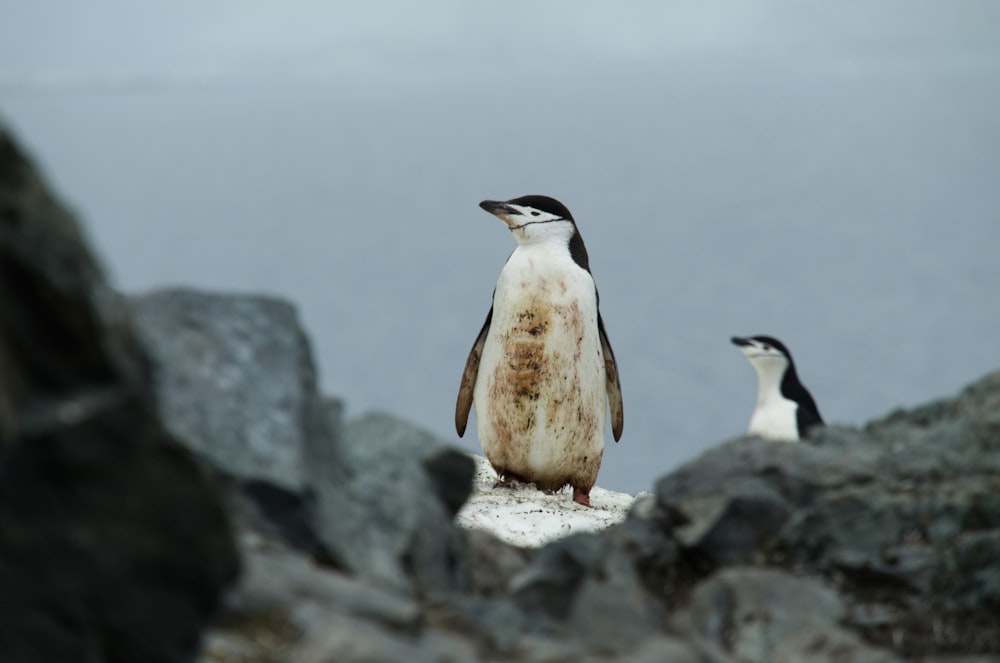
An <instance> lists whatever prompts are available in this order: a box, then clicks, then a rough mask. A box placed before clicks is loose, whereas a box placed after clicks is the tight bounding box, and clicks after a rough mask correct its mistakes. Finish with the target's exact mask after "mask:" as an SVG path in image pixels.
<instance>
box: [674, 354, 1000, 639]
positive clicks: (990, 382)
mask: <svg viewBox="0 0 1000 663" xmlns="http://www.w3.org/2000/svg"><path fill="white" fill-rule="evenodd" d="M656 493H657V506H658V508H659V510H660V518H661V522H662V523H669V527H670V528H671V529H672V531H673V532H674V533H675V536H676V538H677V541H678V542H679V543H680V545H681V550H682V552H683V554H684V555H685V556H686V557H688V558H689V559H690V560H691V561H692V563H693V564H695V565H696V566H697V567H699V568H702V569H705V570H712V569H715V568H719V567H722V566H725V565H729V564H758V565H768V566H774V567H781V568H785V569H788V570H791V571H794V572H796V573H810V574H813V575H816V576H818V577H821V578H823V579H824V580H825V581H826V582H828V583H831V585H832V586H835V587H836V588H837V589H838V590H839V592H840V594H841V596H842V597H843V598H844V600H845V606H846V609H845V613H844V616H843V618H842V621H843V623H844V624H846V625H848V626H850V627H852V628H853V629H854V630H855V632H857V633H859V634H861V635H863V636H865V637H866V638H867V639H868V640H869V641H873V642H878V643H881V644H883V645H885V646H892V647H893V648H895V649H896V650H898V651H900V652H902V653H904V654H906V655H908V656H914V655H916V654H919V653H921V652H926V651H934V650H951V649H956V650H959V651H961V650H965V649H974V650H978V651H997V650H998V649H1000V631H998V629H997V628H996V626H995V616H996V615H997V614H1000V591H998V590H1000V373H993V374H991V375H988V376H986V377H985V378H984V379H982V380H980V381H979V382H977V383H975V384H974V385H972V386H970V387H969V388H967V389H966V390H965V391H964V392H963V393H962V394H961V395H960V396H959V397H958V398H957V399H953V400H946V401H940V402H937V403H933V404H930V405H927V406H925V407H921V408H917V409H915V410H912V411H909V412H906V411H900V412H896V413H894V414H892V415H890V416H888V417H887V418H885V419H883V420H880V421H877V422H874V423H872V424H870V425H869V426H867V427H866V428H865V429H864V430H852V429H844V428H836V427H831V428H827V429H823V430H820V431H818V432H817V434H815V435H813V436H812V437H811V438H810V440H809V442H808V443H806V444H781V443H775V442H766V441H763V440H759V439H753V438H746V439H741V440H736V441H733V442H730V443H728V444H725V445H721V446H719V447H716V448H715V449H713V450H711V451H709V452H708V453H707V454H705V455H704V456H702V457H701V458H699V459H698V460H697V461H695V462H693V463H690V464H688V465H687V466H685V467H682V468H680V469H679V470H677V471H676V472H674V473H672V474H671V475H669V476H667V477H665V478H663V479H662V480H661V481H660V482H659V483H658V484H657V487H656ZM665 526H666V525H665Z"/></svg>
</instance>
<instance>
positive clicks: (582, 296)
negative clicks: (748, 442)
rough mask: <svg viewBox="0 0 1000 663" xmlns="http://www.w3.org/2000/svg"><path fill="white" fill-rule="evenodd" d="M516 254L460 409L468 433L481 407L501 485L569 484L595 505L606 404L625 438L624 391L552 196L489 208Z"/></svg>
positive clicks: (575, 239)
mask: <svg viewBox="0 0 1000 663" xmlns="http://www.w3.org/2000/svg"><path fill="white" fill-rule="evenodd" d="M479 206H480V207H482V208H483V209H484V210H486V211H487V212H489V213H490V214H493V215H494V216H496V217H498V218H499V219H500V220H501V221H503V222H504V223H505V224H506V225H507V228H508V229H509V230H510V232H511V234H513V235H514V239H516V240H517V248H515V249H514V252H513V253H512V254H511V255H510V257H509V258H508V259H507V262H506V264H505V265H504V267H503V269H502V270H501V271H500V277H499V279H498V280H497V284H496V289H495V290H494V292H493V307H492V308H491V309H490V312H489V313H488V314H487V316H486V322H485V324H483V328H482V330H481V331H480V332H479V337H478V338H477V339H476V342H475V343H474V344H473V346H472V351H471V352H470V353H469V358H468V360H467V361H466V364H465V371H464V373H463V374H462V383H461V386H460V387H459V390H458V403H457V404H456V408H455V429H456V430H457V431H458V435H459V437H461V436H462V435H463V434H464V433H465V426H466V424H467V422H468V418H469V409H470V408H471V406H472V404H473V403H475V406H476V423H477V428H478V433H479V441H480V444H482V447H483V452H484V454H485V455H486V458H487V459H488V460H489V461H490V463H491V464H492V465H493V469H495V470H496V472H497V474H499V475H500V481H499V482H498V485H512V484H514V483H515V482H523V483H534V484H535V485H536V486H537V487H538V488H539V489H540V490H545V491H555V490H558V489H560V488H562V487H563V486H565V485H566V484H569V485H571V486H573V501H575V502H578V503H580V504H582V505H584V506H590V489H591V488H592V487H593V485H594V482H595V481H596V480H597V472H598V470H600V467H601V458H602V456H603V454H604V417H605V410H606V409H607V408H608V406H609V405H610V409H611V429H612V432H613V433H614V438H615V441H616V442H617V441H618V440H619V439H620V438H621V434H622V424H623V414H622V392H621V385H620V383H619V380H618V366H617V364H616V363H615V355H614V353H613V352H612V350H611V344H610V343H609V342H608V336H607V333H606V332H605V331H604V321H603V320H602V319H601V314H600V312H599V311H598V295H597V287H596V285H595V284H594V279H593V276H591V273H590V264H589V261H588V259H587V249H586V247H584V244H583V238H582V237H581V236H580V232H579V231H578V230H577V227H576V222H575V221H574V220H573V217H572V215H571V214H570V212H569V210H568V209H566V207H565V206H564V205H563V204H562V203H560V202H559V201H557V200H555V199H553V198H549V197H548V196H523V197H521V198H514V199H512V200H507V201H503V202H500V201H493V200H484V201H483V202H481V203H480V204H479Z"/></svg>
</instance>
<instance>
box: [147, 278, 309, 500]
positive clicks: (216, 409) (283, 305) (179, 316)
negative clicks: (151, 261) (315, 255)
mask: <svg viewBox="0 0 1000 663" xmlns="http://www.w3.org/2000/svg"><path fill="white" fill-rule="evenodd" d="M129 303H130V307H131V310H132V313H133V315H134V318H135V323H136V327H137V328H138V330H139V332H140V335H141V336H142V338H143V341H144V342H145V344H146V345H147V347H149V349H150V351H151V353H152V355H153V358H154V360H155V362H156V365H157V368H158V371H157V375H156V394H157V401H158V405H159V410H160V413H161V415H162V416H163V419H164V421H165V422H166V423H167V426H168V428H170V430H171V431H172V432H173V433H174V434H175V435H177V436H178V437H179V438H181V439H184V440H185V441H186V442H187V443H188V444H189V445H190V446H191V448H192V449H195V450H196V451H198V452H199V453H202V454H204V455H205V456H207V457H208V459H209V460H211V461H213V462H214V463H215V464H216V465H218V466H219V467H223V468H225V469H226V471H227V472H229V473H230V474H232V475H234V476H237V477H240V478H243V479H259V480H264V481H267V482H268V483H270V484H273V485H275V486H278V487H281V488H285V489H287V490H291V491H299V490H301V489H302V488H303V487H304V486H305V484H306V481H305V468H304V465H303V458H302V450H303V448H304V447H305V446H306V440H310V439H315V437H317V436H319V435H322V434H324V432H325V431H324V428H323V421H322V419H321V416H322V415H321V412H320V410H319V402H318V397H317V391H316V376H315V371H314V369H313V361H312V352H311V350H310V348H309V342H308V341H307V339H306V337H305V334H304V333H303V332H302V328H301V327H300V325H299V324H298V320H297V316H296V312H295V308H294V307H293V306H292V305H291V304H289V303H288V302H286V301H282V300H278V299H274V298H270V297H260V296H251V295H246V296H234V295H219V294H209V293H204V292H198V291H194V290H190V289H168V290H159V291H156V292H152V293H148V294H145V295H141V296H137V297H132V298H130V301H129Z"/></svg>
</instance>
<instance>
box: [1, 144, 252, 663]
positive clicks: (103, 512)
mask: <svg viewBox="0 0 1000 663" xmlns="http://www.w3.org/2000/svg"><path fill="white" fill-rule="evenodd" d="M148 376H149V361H148V359H147V357H146V355H145V354H144V352H143V351H142V349H141V346H140V344H139V343H138V342H137V339H136V336H135V334H134V333H133V330H132V327H131V326H130V321H129V319H128V316H127V315H126V314H125V311H124V309H123V308H122V307H121V305H120V301H119V299H118V297H117V296H116V295H115V293H114V292H112V291H111V289H110V288H109V287H108V285H107V283H106V282H105V281H104V278H103V275H102V270H101V268H100V266H99V264H98V262H97V260H96V259H95V258H94V256H93V255H92V253H91V252H90V250H89V248H88V247H87V244H86V241H85V239H84V237H83V233H82V232H81V230H80V228H79V226H78V225H77V223H76V221H75V220H74V219H73V217H72V216H71V215H70V214H69V213H68V212H67V211H66V210H65V209H64V208H62V206H61V205H60V204H59V202H58V201H57V200H56V199H55V198H54V197H53V196H52V195H51V194H49V192H48V191H47V189H46V186H45V184H44V182H43V181H42V179H41V178H40V177H39V176H38V174H37V173H36V172H35V171H34V169H33V168H32V166H31V164H30V163H29V162H28V161H27V159H25V157H24V156H23V155H22V154H21V152H20V150H19V149H18V147H17V146H16V145H15V144H14V142H13V140H12V139H11V138H10V137H9V136H8V135H7V133H6V132H5V131H4V130H3V129H2V128H0V587H2V588H3V590H2V591H0V652H2V654H0V657H2V658H3V660H4V661H5V663H20V662H22V661H24V662H29V661H86V662H93V663H102V662H105V661H118V662H123V663H127V662H133V661H134V662H136V663H138V662H149V663H158V662H163V663H168V662H169V663H176V662H180V661H187V660H191V657H192V656H193V655H194V653H195V651H196V649H197V646H198V638H199V633H200V631H201V629H202V628H203V627H204V625H205V624H206V623H207V621H208V619H209V617H210V615H211V614H212V611H213V610H214V608H215V606H216V605H217V603H218V601H219V598H220V595H221V593H222V590H223V588H224V587H225V586H226V585H227V584H228V583H230V582H231V581H232V580H233V578H234V576H235V574H236V571H237V558H236V553H235V549H234V545H233V541H232V537H231V535H230V530H229V525H228V522H227V519H226V516H225V512H224V510H223V508H222V505H221V500H220V498H219V495H218V494H217V492H216V490H215V487H214V486H213V484H212V483H211V482H210V480H209V477H208V476H207V474H206V473H205V472H204V471H203V468H202V467H201V466H200V465H199V464H198V463H197V462H196V459H195V458H194V457H193V456H192V454H191V453H190V452H188V451H187V450H186V449H184V448H183V447H181V446H180V445H179V444H177V442H176V440H174V439H173V438H172V437H171V436H170V435H169V434H168V433H167V432H166V431H165V430H164V428H163V426H162V425H161V422H160V421H159V420H158V418H157V417H156V415H155V411H154V409H153V407H152V398H151V394H150V393H149V391H148V388H147V387H146V383H147V381H148Z"/></svg>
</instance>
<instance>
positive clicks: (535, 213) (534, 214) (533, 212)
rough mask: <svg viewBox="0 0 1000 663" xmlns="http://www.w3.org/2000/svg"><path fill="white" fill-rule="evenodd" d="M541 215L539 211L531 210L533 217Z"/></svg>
mask: <svg viewBox="0 0 1000 663" xmlns="http://www.w3.org/2000/svg"><path fill="white" fill-rule="evenodd" d="M539 215H541V212H539V211H538V210H531V216H539Z"/></svg>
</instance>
